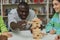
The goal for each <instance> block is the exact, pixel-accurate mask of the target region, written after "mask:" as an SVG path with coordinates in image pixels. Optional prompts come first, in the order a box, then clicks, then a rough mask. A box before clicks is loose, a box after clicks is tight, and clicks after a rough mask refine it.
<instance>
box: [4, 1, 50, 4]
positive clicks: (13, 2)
mask: <svg viewBox="0 0 60 40" xmlns="http://www.w3.org/2000/svg"><path fill="white" fill-rule="evenodd" d="M21 1H25V2H27V3H42V2H47V0H3V4H8V3H11V4H16V3H19V2H21ZM49 1H50V2H51V0H49Z"/></svg>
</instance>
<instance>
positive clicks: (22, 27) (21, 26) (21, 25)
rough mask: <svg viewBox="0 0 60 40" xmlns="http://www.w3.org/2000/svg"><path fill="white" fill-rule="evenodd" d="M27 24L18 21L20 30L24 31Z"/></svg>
mask: <svg viewBox="0 0 60 40" xmlns="http://www.w3.org/2000/svg"><path fill="white" fill-rule="evenodd" d="M26 24H27V22H26V21H18V22H17V25H18V28H19V29H20V30H24V29H25V26H26Z"/></svg>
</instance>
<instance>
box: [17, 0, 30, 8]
mask: <svg viewBox="0 0 60 40" xmlns="http://www.w3.org/2000/svg"><path fill="white" fill-rule="evenodd" d="M20 5H24V6H25V7H28V8H29V5H28V4H27V3H26V2H23V1H22V2H20V3H19V4H18V6H20Z"/></svg>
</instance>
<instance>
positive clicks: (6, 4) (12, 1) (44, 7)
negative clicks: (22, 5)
mask: <svg viewBox="0 0 60 40" xmlns="http://www.w3.org/2000/svg"><path fill="white" fill-rule="evenodd" d="M21 1H22V0H1V2H2V5H1V6H2V8H1V9H2V11H1V13H2V16H3V19H4V21H5V23H6V24H7V22H8V19H7V18H8V16H7V15H8V13H9V12H10V10H11V9H14V8H17V5H18V4H19V2H21ZM23 1H25V2H27V3H28V4H29V7H30V9H32V10H34V11H35V13H36V14H37V16H38V18H40V19H41V20H42V22H43V25H44V26H45V25H46V24H47V23H48V22H49V20H50V18H51V17H52V15H53V8H52V0H23Z"/></svg>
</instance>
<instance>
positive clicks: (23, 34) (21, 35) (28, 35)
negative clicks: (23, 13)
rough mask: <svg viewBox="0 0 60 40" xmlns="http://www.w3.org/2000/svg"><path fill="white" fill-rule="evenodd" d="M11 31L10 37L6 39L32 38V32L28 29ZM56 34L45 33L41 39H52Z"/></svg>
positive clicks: (31, 39)
mask: <svg viewBox="0 0 60 40" xmlns="http://www.w3.org/2000/svg"><path fill="white" fill-rule="evenodd" d="M11 33H12V35H13V36H12V37H11V38H8V40H33V37H32V34H31V32H30V31H29V30H27V31H19V32H11ZM56 36H57V35H56V34H54V35H52V34H47V35H45V36H44V37H43V38H42V39H41V40H54V38H55V37H56Z"/></svg>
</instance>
